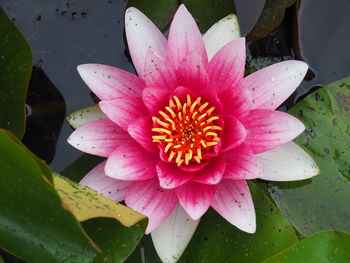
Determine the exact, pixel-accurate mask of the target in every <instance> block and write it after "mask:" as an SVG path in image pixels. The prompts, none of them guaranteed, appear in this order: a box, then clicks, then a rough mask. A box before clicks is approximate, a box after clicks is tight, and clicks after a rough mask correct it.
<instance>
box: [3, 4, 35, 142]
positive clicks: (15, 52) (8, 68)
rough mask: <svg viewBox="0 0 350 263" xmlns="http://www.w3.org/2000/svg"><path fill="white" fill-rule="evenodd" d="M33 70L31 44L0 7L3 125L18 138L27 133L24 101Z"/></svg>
mask: <svg viewBox="0 0 350 263" xmlns="http://www.w3.org/2000/svg"><path fill="white" fill-rule="evenodd" d="M31 70H32V54H31V50H30V47H29V45H28V44H27V42H26V40H25V39H24V37H23V36H22V35H21V33H20V32H19V31H18V29H17V28H16V27H15V26H14V25H13V23H12V22H11V20H10V19H9V18H8V17H7V16H6V14H5V13H4V12H3V11H2V9H1V8H0V72H1V74H0V108H1V115H0V128H4V129H7V130H10V131H12V132H13V133H14V134H15V135H16V136H17V137H18V138H22V137H23V134H24V127H25V116H24V115H25V111H24V104H25V98H26V94H27V88H28V83H29V79H30V74H31Z"/></svg>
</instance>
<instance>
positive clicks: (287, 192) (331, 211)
mask: <svg viewBox="0 0 350 263" xmlns="http://www.w3.org/2000/svg"><path fill="white" fill-rule="evenodd" d="M349 110H350V77H348V78H345V79H342V80H339V81H337V82H335V83H332V84H329V85H327V86H325V87H323V88H320V89H318V90H317V91H315V92H313V93H312V94H310V95H309V96H307V97H306V98H305V99H303V100H302V101H300V102H299V103H298V104H297V105H295V106H294V107H293V108H292V109H291V110H290V114H292V115H294V116H296V117H298V118H299V119H300V120H301V121H302V122H303V123H304V124H305V126H306V130H305V132H304V133H303V134H302V135H300V136H299V137H298V138H297V139H296V143H298V144H299V145H300V146H301V147H303V148H304V149H305V150H306V151H308V152H309V154H310V155H311V156H312V157H313V158H314V160H315V161H316V163H317V164H318V166H319V168H320V170H321V173H320V175H319V176H316V177H314V178H312V179H309V180H306V181H299V182H284V183H275V182H271V183H269V191H270V193H271V197H272V198H273V199H274V201H275V202H276V204H277V206H278V208H279V209H280V210H281V211H282V213H283V214H284V215H285V216H286V217H287V218H288V219H289V220H290V222H291V223H292V224H293V225H294V226H295V227H296V229H297V230H298V231H299V232H300V233H301V234H303V235H311V234H313V233H316V232H319V231H322V230H328V229H335V230H341V231H350V224H349V220H350V206H349V200H350V181H349V180H350V170H349V168H350V158H349V157H350V111H349Z"/></svg>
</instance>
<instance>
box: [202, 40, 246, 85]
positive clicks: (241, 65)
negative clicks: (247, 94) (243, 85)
mask: <svg viewBox="0 0 350 263" xmlns="http://www.w3.org/2000/svg"><path fill="white" fill-rule="evenodd" d="M245 59H246V55H245V38H244V37H242V38H238V39H235V40H232V41H231V42H229V43H228V44H227V45H225V46H224V47H223V48H222V49H220V50H219V51H218V52H217V53H216V55H215V56H214V57H213V58H212V60H211V61H210V62H209V65H208V75H209V79H210V83H211V85H213V86H214V87H215V88H216V89H217V90H218V91H219V90H225V89H236V92H237V88H238V87H237V85H238V83H239V82H240V81H241V80H242V79H243V76H244V70H245ZM233 92H235V91H233Z"/></svg>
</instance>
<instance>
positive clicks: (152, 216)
mask: <svg viewBox="0 0 350 263" xmlns="http://www.w3.org/2000/svg"><path fill="white" fill-rule="evenodd" d="M125 203H126V204H127V206H128V207H130V208H132V209H134V210H136V211H137V212H139V213H141V214H144V215H146V216H147V217H148V219H149V222H148V226H147V229H146V234H149V233H150V232H152V231H153V230H154V229H155V228H157V227H158V226H159V225H160V224H161V223H162V222H164V220H166V219H167V217H168V216H169V215H170V214H171V212H172V211H173V210H174V209H175V207H176V206H177V204H178V199H177V196H176V194H175V191H174V190H165V189H162V188H161V187H160V186H159V182H158V179H157V178H153V179H150V180H147V181H142V182H133V183H132V184H131V186H130V187H129V189H128V192H127V194H126V196H125Z"/></svg>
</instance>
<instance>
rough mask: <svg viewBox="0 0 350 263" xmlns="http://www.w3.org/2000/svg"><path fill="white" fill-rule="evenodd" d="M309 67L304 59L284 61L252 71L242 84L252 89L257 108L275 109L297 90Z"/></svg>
mask: <svg viewBox="0 0 350 263" xmlns="http://www.w3.org/2000/svg"><path fill="white" fill-rule="evenodd" d="M307 69H308V66H307V64H306V63H304V62H302V61H295V60H290V61H283V62H280V63H277V64H274V65H271V66H269V67H266V68H263V69H261V70H259V71H257V72H254V73H252V74H251V75H249V76H247V77H246V78H244V79H243V81H242V85H243V86H244V88H246V89H250V90H251V91H252V93H253V102H254V108H255V109H272V110H274V109H276V108H278V107H279V106H280V105H281V104H282V103H283V102H284V101H285V100H286V99H287V98H288V97H289V96H290V95H291V94H292V93H293V92H294V91H295V89H296V88H297V87H298V86H299V84H300V82H301V81H302V80H303V79H304V76H305V74H306V72H307Z"/></svg>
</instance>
